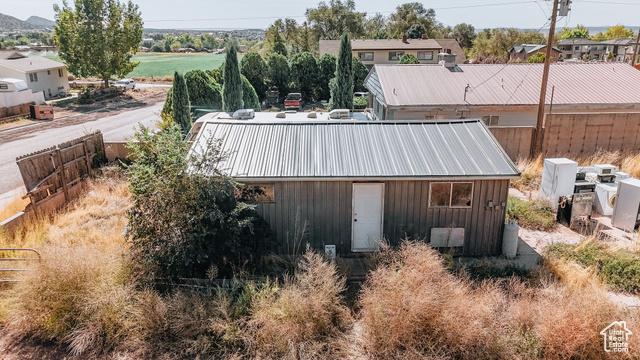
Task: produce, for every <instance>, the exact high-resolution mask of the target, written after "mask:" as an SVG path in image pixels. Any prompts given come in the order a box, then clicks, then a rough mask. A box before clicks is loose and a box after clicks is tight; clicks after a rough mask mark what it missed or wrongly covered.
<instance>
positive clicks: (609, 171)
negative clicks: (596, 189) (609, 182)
mask: <svg viewBox="0 0 640 360" xmlns="http://www.w3.org/2000/svg"><path fill="white" fill-rule="evenodd" d="M593 169H594V170H595V171H596V174H598V175H613V174H615V173H616V172H617V171H618V167H617V166H615V165H611V164H600V165H593Z"/></svg>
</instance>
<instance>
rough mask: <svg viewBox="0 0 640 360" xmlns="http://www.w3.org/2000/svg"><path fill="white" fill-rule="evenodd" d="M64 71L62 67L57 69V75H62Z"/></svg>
mask: <svg viewBox="0 0 640 360" xmlns="http://www.w3.org/2000/svg"><path fill="white" fill-rule="evenodd" d="M63 76H64V71H63V70H62V69H58V77H63Z"/></svg>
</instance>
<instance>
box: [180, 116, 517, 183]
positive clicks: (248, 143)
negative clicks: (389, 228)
mask: <svg viewBox="0 0 640 360" xmlns="http://www.w3.org/2000/svg"><path fill="white" fill-rule="evenodd" d="M211 139H220V140H221V141H222V149H221V150H222V151H223V152H224V153H228V158H227V159H226V160H225V161H224V163H222V164H220V167H219V168H220V169H222V171H223V172H225V173H226V174H228V175H230V176H232V177H235V178H238V179H274V180H275V179H284V178H286V179H317V178H324V179H344V178H351V179H365V178H429V177H441V178H455V177H465V178H485V177H503V178H504V177H506V178H510V177H517V176H519V174H520V172H519V170H518V169H517V168H516V166H515V165H514V164H513V162H512V161H511V160H510V159H509V157H508V155H507V154H506V153H505V152H504V150H503V149H502V147H500V145H499V144H498V143H497V141H496V140H495V138H494V137H493V135H491V133H490V132H489V130H488V129H487V127H486V126H485V125H484V123H483V122H482V121H480V120H451V121H442V122H401V121H385V122H373V121H369V122H362V121H324V122H319V121H309V122H292V121H278V122H273V121H269V122H265V121H238V120H226V121H221V120H211V121H207V122H206V123H205V124H204V125H203V126H202V129H201V130H200V133H199V135H198V137H197V138H196V140H195V142H194V144H193V146H192V148H191V152H192V154H193V153H201V152H202V151H203V148H204V146H205V145H206V144H207V142H208V141H210V140H211Z"/></svg>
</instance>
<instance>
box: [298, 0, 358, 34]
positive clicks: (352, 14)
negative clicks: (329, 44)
mask: <svg viewBox="0 0 640 360" xmlns="http://www.w3.org/2000/svg"><path fill="white" fill-rule="evenodd" d="M306 16H307V23H308V24H309V26H310V27H311V29H312V30H313V38H314V41H317V40H318V39H337V38H339V37H340V35H342V34H343V33H345V32H346V33H349V34H351V36H353V37H360V36H362V35H363V34H364V26H363V24H364V19H365V18H366V16H367V13H364V12H357V11H356V3H355V2H354V1H353V0H344V1H341V0H329V4H327V3H326V2H324V1H321V2H320V3H319V4H318V7H317V8H316V9H307V11H306Z"/></svg>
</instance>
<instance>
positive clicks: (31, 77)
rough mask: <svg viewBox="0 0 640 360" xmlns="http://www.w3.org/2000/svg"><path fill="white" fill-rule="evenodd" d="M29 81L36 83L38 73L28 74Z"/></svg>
mask: <svg viewBox="0 0 640 360" xmlns="http://www.w3.org/2000/svg"><path fill="white" fill-rule="evenodd" d="M29 81H31V82H38V73H30V74H29Z"/></svg>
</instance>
